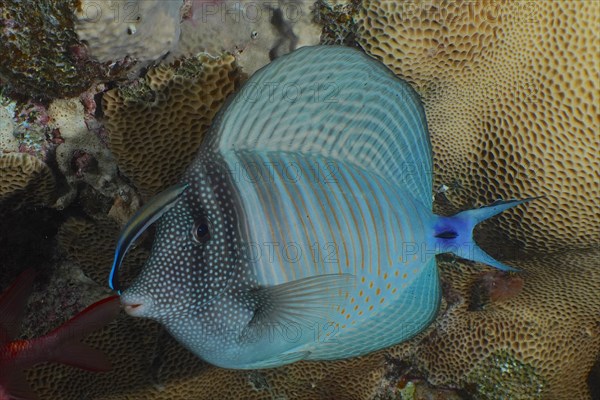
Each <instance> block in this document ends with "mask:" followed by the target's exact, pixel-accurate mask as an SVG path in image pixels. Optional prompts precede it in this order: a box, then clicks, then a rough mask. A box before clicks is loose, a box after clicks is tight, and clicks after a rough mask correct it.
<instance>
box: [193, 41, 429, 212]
mask: <svg viewBox="0 0 600 400" xmlns="http://www.w3.org/2000/svg"><path fill="white" fill-rule="evenodd" d="M211 129H212V130H211V133H210V134H209V136H208V137H209V140H207V142H205V144H204V146H205V149H206V148H208V149H210V150H212V151H218V152H220V153H221V154H223V155H226V154H227V153H228V152H231V151H239V150H256V151H267V152H268V151H287V152H302V153H311V154H316V155H321V156H325V157H328V158H330V159H332V160H343V161H344V162H348V163H352V164H354V165H356V166H358V167H361V168H363V169H365V170H367V171H370V172H372V173H376V174H378V175H379V176H381V177H383V178H384V179H386V180H387V181H388V182H390V183H393V184H396V185H399V186H401V187H403V188H406V189H407V190H409V191H410V192H411V193H414V195H415V198H417V199H418V200H421V202H422V203H424V205H426V206H427V207H428V208H430V207H431V193H432V189H431V185H432V176H431V171H432V160H431V146H430V142H429V134H428V131H427V124H426V120H425V113H424V111H423V107H422V105H421V102H420V99H419V97H418V95H417V94H416V92H415V91H414V90H413V89H412V88H411V87H410V86H409V85H408V84H407V83H406V82H404V81H402V80H400V79H399V78H397V77H396V76H394V75H393V73H392V72H391V71H390V70H388V69H387V68H386V67H385V66H384V65H382V64H381V63H379V62H377V61H375V60H374V59H372V58H371V57H369V56H367V55H366V54H364V53H362V52H360V51H358V50H356V49H352V48H349V47H343V46H314V47H303V48H301V49H299V50H296V51H294V52H293V53H291V54H288V55H286V56H283V57H281V58H278V59H276V60H275V61H273V62H272V63H271V64H269V65H267V66H266V67H264V68H263V69H261V70H259V71H258V72H257V73H255V74H254V75H253V76H252V77H251V78H250V80H249V81H248V82H247V83H246V84H245V85H244V87H243V88H242V89H241V90H240V92H239V93H237V94H236V96H235V97H234V98H232V99H231V100H230V101H229V104H228V105H227V107H225V108H224V110H223V111H222V112H221V113H220V114H219V116H218V117H217V118H216V119H215V122H214V123H213V126H212V128H211Z"/></svg>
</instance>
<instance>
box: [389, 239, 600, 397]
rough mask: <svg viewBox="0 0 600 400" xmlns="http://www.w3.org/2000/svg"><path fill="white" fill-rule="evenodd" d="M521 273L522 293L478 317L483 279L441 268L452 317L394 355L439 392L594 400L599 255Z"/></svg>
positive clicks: (445, 314) (539, 264)
mask: <svg viewBox="0 0 600 400" xmlns="http://www.w3.org/2000/svg"><path fill="white" fill-rule="evenodd" d="M515 265H516V266H517V267H518V268H520V269H521V270H522V271H524V272H522V275H523V279H524V286H523V289H522V291H521V292H520V293H519V294H518V295H516V296H515V297H512V298H510V299H506V300H504V301H501V302H493V303H491V304H489V305H488V306H487V307H485V308H484V309H483V310H474V309H473V307H472V304H470V303H471V293H472V291H473V290H474V288H473V286H474V285H477V284H479V282H480V276H481V274H480V272H478V270H477V269H476V268H474V267H472V266H467V265H464V264H457V263H453V262H442V263H440V267H441V272H442V281H443V283H444V287H445V288H446V290H445V293H444V298H445V299H446V302H447V305H446V307H445V309H444V310H442V312H441V313H440V314H439V315H438V318H437V319H436V322H435V323H434V324H433V326H431V327H430V328H429V330H428V331H427V332H425V333H424V334H422V335H421V336H420V337H419V338H417V339H415V340H413V341H412V342H411V343H408V344H403V345H400V346H396V347H395V348H392V349H390V353H391V354H396V355H398V357H399V358H401V359H403V360H405V361H412V363H414V365H415V366H416V367H418V368H419V369H421V371H422V373H423V374H424V376H426V377H427V379H428V380H429V382H431V383H432V384H434V385H444V386H452V387H462V388H473V389H474V390H475V391H476V393H478V395H481V396H484V393H485V396H486V397H481V398H486V399H487V398H490V399H491V398H494V399H497V398H506V397H507V396H508V395H507V394H510V396H508V397H510V398H511V399H512V398H515V399H517V398H523V399H524V398H527V399H534V398H541V399H574V398H577V399H586V398H588V399H589V398H590V395H589V393H588V390H587V385H586V380H587V376H588V374H589V373H590V370H591V369H592V366H593V365H594V363H595V362H596V359H597V356H598V354H600V297H599V296H598V295H597V294H598V293H600V269H598V265H600V249H598V248H591V249H587V250H572V251H563V252H558V253H549V254H546V255H544V256H539V257H536V258H532V259H528V260H521V261H518V262H515ZM407 348H412V350H413V351H414V353H413V354H412V357H407V354H409V353H410V350H407Z"/></svg>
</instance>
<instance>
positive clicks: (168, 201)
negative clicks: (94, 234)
mask: <svg viewBox="0 0 600 400" xmlns="http://www.w3.org/2000/svg"><path fill="white" fill-rule="evenodd" d="M187 187H188V184H187V183H186V184H178V185H174V186H171V187H170V188H168V189H166V190H165V191H163V192H161V193H159V194H157V195H156V196H154V197H153V198H152V199H150V201H149V202H147V203H146V204H144V206H143V207H142V208H140V209H139V210H138V211H137V212H136V213H135V215H134V216H133V217H131V218H130V219H129V221H128V222H127V224H126V225H125V227H123V230H122V231H121V234H120V235H119V240H118V241H117V247H116V249H115V257H114V259H113V265H112V268H111V271H110V275H109V277H108V285H109V286H110V288H111V289H112V290H116V291H117V292H118V293H119V294H120V293H121V290H120V287H119V276H118V271H119V268H120V266H121V263H122V262H123V258H124V257H125V254H127V251H128V250H129V248H130V247H131V245H132V244H133V243H134V242H135V240H136V239H137V238H138V237H139V236H140V235H141V234H142V233H144V231H146V229H148V227H149V226H150V225H152V224H153V223H154V222H156V221H157V220H158V219H159V218H160V217H161V216H162V215H163V214H164V213H166V212H167V211H169V210H170V209H171V208H172V207H173V206H175V204H177V201H178V200H179V199H180V198H181V196H182V195H183V193H184V192H185V190H186V189H187Z"/></svg>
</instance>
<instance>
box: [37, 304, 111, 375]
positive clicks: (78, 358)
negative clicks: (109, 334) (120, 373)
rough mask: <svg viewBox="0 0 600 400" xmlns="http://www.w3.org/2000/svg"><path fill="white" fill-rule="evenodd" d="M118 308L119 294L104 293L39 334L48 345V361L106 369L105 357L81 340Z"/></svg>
mask: <svg viewBox="0 0 600 400" xmlns="http://www.w3.org/2000/svg"><path fill="white" fill-rule="evenodd" d="M120 309H121V307H120V303H119V296H111V297H107V298H105V299H103V300H100V301H98V302H96V303H94V304H92V305H91V306H89V307H88V308H86V309H85V310H83V311H82V312H80V313H79V314H77V315H76V316H75V317H73V318H71V319H70V320H69V321H67V322H66V323H65V324H63V325H62V326H60V327H59V328H57V329H55V330H53V331H52V332H50V333H49V334H48V335H46V336H44V337H43V338H40V339H41V340H43V341H45V342H46V343H47V345H48V346H47V350H48V361H54V362H58V363H62V364H67V365H71V366H73V367H77V368H82V369H86V370H89V371H108V370H110V369H111V363H110V360H109V359H108V357H106V355H104V353H102V352H101V351H100V350H96V349H94V348H92V347H90V346H88V345H87V344H85V343H82V342H81V340H82V339H83V338H85V337H86V336H87V335H89V334H90V333H92V332H94V331H96V330H99V329H101V328H102V327H104V326H105V325H106V324H108V323H109V322H111V321H112V320H114V319H115V318H116V316H117V314H118V313H119V311H120Z"/></svg>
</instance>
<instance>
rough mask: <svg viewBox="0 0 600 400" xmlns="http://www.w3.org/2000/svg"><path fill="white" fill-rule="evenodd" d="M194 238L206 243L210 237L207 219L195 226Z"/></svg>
mask: <svg viewBox="0 0 600 400" xmlns="http://www.w3.org/2000/svg"><path fill="white" fill-rule="evenodd" d="M193 234H194V240H196V242H198V243H205V242H207V241H208V240H209V239H210V227H209V226H208V223H207V222H206V221H202V222H200V223H198V224H196V226H195V227H194V231H193Z"/></svg>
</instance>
